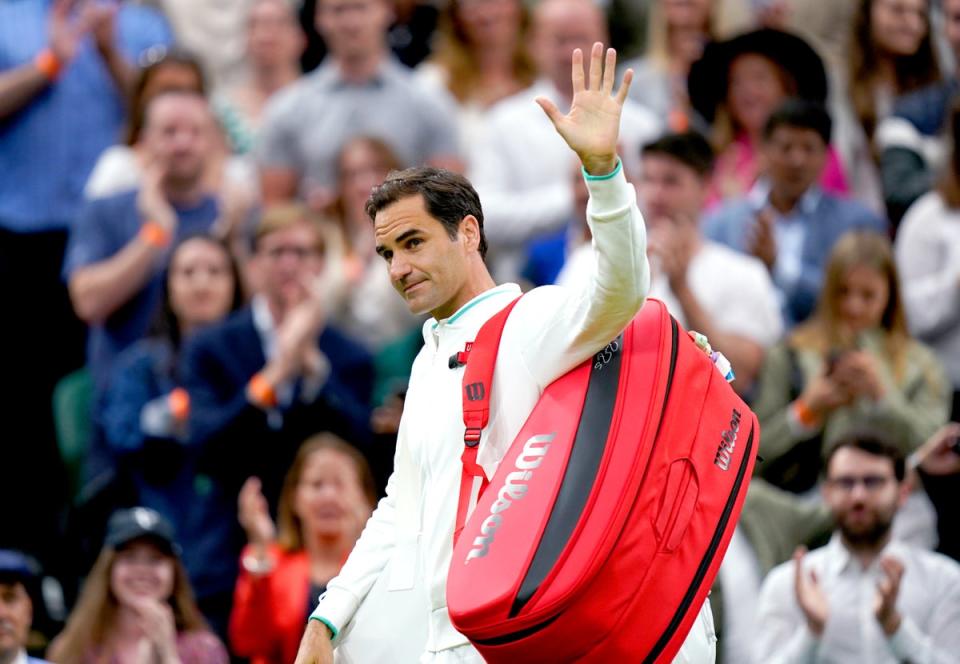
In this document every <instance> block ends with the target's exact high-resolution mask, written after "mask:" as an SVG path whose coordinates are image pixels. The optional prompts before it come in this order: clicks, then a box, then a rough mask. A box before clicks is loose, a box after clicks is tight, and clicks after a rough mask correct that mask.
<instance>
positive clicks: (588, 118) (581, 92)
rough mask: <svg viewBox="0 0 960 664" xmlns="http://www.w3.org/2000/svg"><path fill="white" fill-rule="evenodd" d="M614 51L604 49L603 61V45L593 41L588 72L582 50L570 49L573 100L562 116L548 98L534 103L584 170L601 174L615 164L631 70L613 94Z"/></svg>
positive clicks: (607, 171) (611, 168)
mask: <svg viewBox="0 0 960 664" xmlns="http://www.w3.org/2000/svg"><path fill="white" fill-rule="evenodd" d="M616 68H617V53H616V51H614V50H613V49H612V48H611V49H607V53H606V62H604V53H603V44H601V43H599V42H597V43H596V44H594V45H593V50H592V51H591V53H590V75H589V80H587V79H586V77H585V74H584V70H583V52H582V51H581V50H580V49H576V50H575V51H574V52H573V101H572V103H571V105H570V112H569V113H567V114H566V115H563V114H562V113H561V112H560V111H559V110H558V109H557V107H556V105H555V104H554V103H553V102H551V101H550V100H549V99H546V98H544V97H539V98H538V99H537V103H538V104H540V107H541V108H543V110H544V112H545V113H546V114H547V116H548V117H549V118H550V121H551V122H553V126H554V127H556V129H557V131H558V132H559V133H560V136H562V137H563V140H564V141H566V143H567V145H569V146H570V149H571V150H573V151H574V152H576V153H577V155H578V156H579V157H580V161H581V162H582V163H583V166H584V168H586V170H587V172H588V173H591V174H594V175H603V174H606V173H609V172H610V171H612V170H613V168H614V167H615V166H616V159H617V139H618V138H619V135H620V114H621V112H622V110H623V104H624V101H625V100H626V98H627V92H628V91H629V89H630V82H631V81H632V80H633V71H632V70H629V69H628V70H627V72H626V73H625V74H624V76H623V82H622V83H621V84H620V89H619V90H617V92H616V94H615V95H614V94H613V85H614V81H615V78H616Z"/></svg>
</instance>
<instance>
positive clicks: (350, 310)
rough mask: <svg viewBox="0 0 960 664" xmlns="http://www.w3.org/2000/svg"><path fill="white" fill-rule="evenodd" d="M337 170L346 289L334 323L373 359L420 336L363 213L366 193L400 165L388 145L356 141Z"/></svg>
mask: <svg viewBox="0 0 960 664" xmlns="http://www.w3.org/2000/svg"><path fill="white" fill-rule="evenodd" d="M337 167H338V177H337V181H338V183H339V185H338V187H337V200H336V203H335V205H334V210H333V213H334V215H335V216H336V219H337V221H338V222H339V225H340V229H341V231H342V234H343V239H344V243H345V256H344V271H345V277H346V279H347V283H348V287H347V288H345V289H344V298H343V303H342V304H341V306H340V307H338V310H337V311H336V312H335V313H334V315H333V316H334V321H335V322H336V324H337V325H338V327H339V328H340V329H342V330H343V331H344V332H345V333H346V334H347V335H348V336H350V337H351V338H352V339H356V340H359V341H361V342H362V343H363V344H364V346H365V347H366V348H367V349H368V350H370V352H371V353H377V352H379V351H380V350H381V349H383V348H384V346H386V345H387V344H389V343H390V342H392V341H395V340H396V339H398V338H399V337H402V336H404V335H406V334H408V333H411V332H413V333H415V334H416V335H417V336H421V335H420V323H422V318H421V317H417V316H414V315H412V314H411V313H410V310H409V309H408V308H407V305H406V304H404V302H403V300H402V299H401V298H398V297H397V293H396V291H395V290H394V288H393V284H391V283H390V276H389V275H388V274H387V271H386V270H385V269H384V266H383V259H382V258H380V256H378V255H377V252H376V240H375V239H374V236H373V223H372V222H371V221H370V217H369V215H367V209H366V206H367V199H368V198H369V197H370V191H371V190H372V189H373V188H374V187H375V186H376V185H378V184H380V183H381V182H383V181H384V180H385V179H386V178H387V175H388V174H389V173H390V171H393V170H397V169H399V168H400V165H399V162H398V161H397V158H396V156H395V155H394V154H393V152H392V151H391V150H390V147H389V146H388V145H387V144H386V143H384V142H383V141H381V140H380V139H377V138H370V137H366V136H359V137H357V138H354V139H352V140H350V141H349V142H347V144H346V145H344V146H343V150H341V151H340V155H339V156H338V158H337ZM421 338H422V337H421ZM412 361H413V360H412V358H410V363H411V364H412Z"/></svg>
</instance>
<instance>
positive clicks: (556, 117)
mask: <svg viewBox="0 0 960 664" xmlns="http://www.w3.org/2000/svg"><path fill="white" fill-rule="evenodd" d="M580 83H581V85H582V84H583V78H582V76H581V80H580ZM535 101H536V102H537V103H538V104H540V108H542V109H543V112H544V113H546V114H547V117H548V118H550V122H552V123H553V126H554V127H558V126H559V125H560V120H561V119H563V114H562V113H561V112H560V109H558V108H557V105H556V104H554V103H553V102H552V101H550V100H549V99H547V98H546V97H537V98H536V100H535Z"/></svg>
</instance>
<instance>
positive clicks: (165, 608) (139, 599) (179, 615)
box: [48, 507, 229, 664]
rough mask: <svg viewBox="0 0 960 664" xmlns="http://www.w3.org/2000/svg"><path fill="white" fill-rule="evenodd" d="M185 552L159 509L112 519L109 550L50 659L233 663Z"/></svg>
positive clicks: (82, 663) (73, 663)
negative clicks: (204, 610)
mask: <svg viewBox="0 0 960 664" xmlns="http://www.w3.org/2000/svg"><path fill="white" fill-rule="evenodd" d="M179 553H180V547H179V545H178V544H177V543H176V542H175V540H174V535H173V526H172V525H170V522H168V521H167V520H166V519H164V518H163V517H162V516H160V515H159V514H158V513H156V512H154V511H153V510H150V509H147V508H145V507H134V508H131V509H126V510H121V511H119V512H116V513H115V514H114V515H113V516H112V517H110V522H109V524H108V526H107V537H106V540H105V542H104V547H103V550H102V552H101V553H100V556H99V558H97V562H96V564H95V565H94V566H93V569H92V570H91V571H90V574H89V576H88V577H87V579H86V581H85V582H84V584H83V590H82V592H81V593H80V597H79V599H78V600H77V604H76V606H75V607H74V609H73V611H72V612H71V613H70V618H69V619H68V620H67V626H66V628H64V630H63V632H62V633H61V634H60V636H58V637H57V638H56V640H55V641H54V642H53V645H51V646H50V651H49V654H48V656H49V658H50V661H51V662H55V664H87V663H89V662H111V664H114V663H115V664H140V663H141V662H180V664H226V663H227V662H228V661H229V659H228V657H227V652H226V650H225V649H224V647H223V644H222V643H221V642H220V640H219V639H217V637H216V636H214V634H213V633H212V632H211V631H210V630H209V629H208V628H207V626H206V623H205V622H204V620H203V617H202V616H201V615H200V611H199V610H198V609H197V606H196V604H195V603H194V601H193V591H192V590H191V588H190V582H189V581H188V580H187V574H186V570H184V568H183V563H181V562H180V555H179Z"/></svg>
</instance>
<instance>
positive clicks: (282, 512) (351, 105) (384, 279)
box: [0, 0, 960, 664]
mask: <svg viewBox="0 0 960 664" xmlns="http://www.w3.org/2000/svg"><path fill="white" fill-rule="evenodd" d="M596 41H601V42H604V43H609V42H612V45H613V46H615V47H617V48H618V49H619V50H620V58H621V61H622V62H624V63H625V64H624V68H626V67H631V68H633V69H634V71H635V80H634V84H633V86H632V88H631V90H630V96H629V99H628V101H627V103H626V105H625V107H624V113H623V118H622V128H621V139H622V142H621V146H620V153H621V157H622V162H623V165H624V169H625V171H626V173H627V174H628V179H630V181H631V182H633V183H634V184H635V185H636V188H637V192H638V199H639V203H640V207H641V209H642V210H643V212H644V216H645V221H646V226H647V229H648V237H649V248H648V255H649V257H650V262H651V267H652V281H651V296H652V297H656V298H659V299H661V300H663V301H665V302H666V303H667V305H668V307H669V308H670V310H671V312H672V314H673V315H674V316H675V317H677V318H678V320H679V321H680V322H681V323H682V324H683V325H684V326H685V327H687V328H689V329H695V330H698V331H700V332H703V333H705V334H707V335H708V337H709V338H710V340H711V343H712V345H713V347H714V348H715V349H717V350H719V351H721V352H723V353H724V354H725V355H726V356H727V357H728V358H729V359H730V360H731V363H732V365H733V369H734V371H735V373H736V376H737V378H736V380H735V382H734V387H735V388H736V389H737V391H738V392H739V393H740V394H741V395H742V396H743V397H744V398H745V399H746V400H747V401H748V402H749V403H750V404H751V405H752V407H753V408H754V409H755V411H756V412H757V414H758V416H759V418H760V422H761V428H762V430H763V435H762V438H761V443H760V450H759V451H760V455H761V457H762V461H761V462H759V463H758V464H757V472H756V477H755V479H754V482H753V484H752V486H751V489H750V494H749V496H748V499H747V501H746V504H745V508H744V513H743V517H742V520H741V522H740V525H739V526H738V528H737V531H736V532H735V534H734V537H733V540H732V542H731V546H730V551H729V553H728V555H727V558H726V559H725V561H724V563H723V566H722V568H721V572H720V576H719V577H718V580H717V583H716V585H715V588H714V593H715V598H714V602H713V606H714V609H715V611H716V613H717V614H718V623H717V624H718V633H719V635H720V638H721V643H720V648H719V653H720V657H721V659H723V660H724V661H726V662H730V663H737V664H739V663H740V662H747V663H749V662H751V661H755V662H764V663H766V662H773V661H778V662H780V661H782V662H801V661H803V662H806V661H850V662H869V663H871V664H872V663H874V662H880V663H883V662H895V661H903V660H910V661H918V662H936V663H941V662H948V661H960V660H957V659H956V657H957V655H956V653H957V651H958V650H957V649H958V648H960V643H958V642H957V634H960V565H958V564H957V563H956V562H954V560H951V558H953V559H960V545H958V541H960V538H958V536H957V533H958V532H960V531H958V530H957V528H956V526H957V519H956V510H955V509H951V505H953V504H955V502H956V498H957V496H958V495H960V494H958V493H957V491H958V488H960V444H958V436H960V425H957V424H949V423H950V422H951V420H953V421H957V420H958V419H960V83H958V81H960V78H958V77H960V73H958V72H960V0H830V1H829V2H825V1H824V0H763V1H756V0H302V1H300V0H236V1H233V2H229V3H205V2H198V1H195V0H140V1H137V0H115V1H111V2H102V1H100V0H0V173H2V177H0V300H2V302H3V305H4V310H5V311H7V318H6V320H7V323H6V324H4V325H2V326H0V346H2V347H3V348H6V349H7V353H6V358H7V359H6V363H5V367H6V371H5V376H4V381H3V387H2V388H0V389H2V394H0V403H3V404H4V408H5V415H6V416H5V418H4V422H5V433H4V434H3V437H2V446H3V450H2V458H3V462H2V464H0V505H2V506H3V507H2V509H0V664H7V663H8V662H21V661H33V660H22V659H17V657H19V656H20V655H21V654H22V653H23V652H29V653H30V654H31V655H35V656H44V655H45V656H46V657H47V658H48V659H49V660H50V661H52V662H78V663H87V662H101V661H109V662H116V663H120V664H126V663H128V662H130V663H132V662H141V661H181V662H183V663H184V664H188V663H190V662H197V663H198V664H199V663H210V662H214V663H215V662H227V661H234V662H240V661H247V658H249V661H252V662H261V663H264V664H266V663H269V662H278V663H279V662H289V661H292V658H293V653H295V651H296V645H297V643H298V640H299V637H300V634H301V631H302V629H303V627H304V625H305V623H306V617H307V616H308V615H309V612H310V610H311V609H312V607H313V606H315V604H316V602H317V597H318V596H319V594H320V592H322V590H323V589H324V587H325V585H326V583H327V582H328V581H329V580H330V579H331V578H332V577H333V576H335V575H336V573H337V571H338V570H339V568H340V566H341V565H342V563H343V561H344V560H345V557H346V555H347V554H348V553H349V551H350V549H351V547H352V545H353V542H354V541H355V540H356V538H357V537H358V536H359V534H360V532H361V530H362V528H363V525H364V523H365V522H366V519H367V517H368V516H369V514H370V512H371V510H372V509H373V508H374V506H375V503H376V499H377V496H378V494H382V492H383V490H384V486H385V483H386V477H387V476H388V475H389V473H390V471H391V466H392V460H393V452H394V447H393V445H394V442H395V434H396V432H397V427H398V425H399V415H400V413H401V412H402V408H403V399H404V394H405V390H406V380H407V377H408V376H409V371H410V366H411V364H412V362H413V359H414V357H415V356H416V354H417V352H418V350H419V348H420V346H421V345H422V343H423V336H422V331H421V328H422V326H423V323H424V318H423V317H422V316H421V317H417V316H414V315H412V314H411V313H410V312H409V311H408V310H407V308H406V306H405V304H404V302H403V301H402V299H401V298H400V297H398V296H397V294H396V293H395V292H394V291H393V288H392V286H391V284H390V281H389V278H388V275H387V271H386V270H385V269H384V267H383V265H382V261H381V259H380V258H379V257H378V256H377V254H376V251H375V241H374V236H373V228H372V225H371V223H370V220H369V217H368V216H367V213H366V211H365V204H366V199H367V197H368V195H369V193H370V190H371V188H372V187H373V186H375V185H376V184H378V183H380V182H381V181H382V180H383V179H384V178H385V177H386V175H387V174H388V173H389V172H390V171H391V170H394V169H400V168H404V167H408V166H414V165H421V164H431V165H436V166H442V167H445V168H450V169H453V170H456V171H459V172H463V173H465V174H466V175H467V176H468V177H469V178H470V180H471V181H472V182H473V183H474V185H475V186H476V188H477V190H478V192H479V194H480V198H481V201H482V203H483V208H484V216H485V231H486V235H487V239H488V242H489V255H488V257H487V262H488V264H489V265H490V267H491V271H492V272H493V274H494V276H495V277H496V278H497V280H498V281H499V282H504V281H519V282H520V283H521V285H522V286H523V287H524V288H529V287H533V286H538V285H542V284H551V283H557V284H561V285H562V284H563V283H571V282H575V281H577V280H581V279H583V275H584V274H585V273H588V272H589V271H591V270H593V269H595V267H594V266H593V265H592V264H591V261H592V260H593V259H592V252H591V251H590V250H589V245H590V242H591V238H590V234H589V230H588V228H587V226H586V223H585V218H586V206H587V200H586V188H585V187H584V186H583V182H582V178H581V177H580V173H579V170H578V169H577V168H576V164H575V163H574V160H573V158H572V157H571V156H570V155H569V154H568V152H569V151H568V150H567V148H566V146H565V145H564V143H563V141H562V140H561V139H560V138H559V136H557V135H556V134H555V132H554V130H553V128H552V126H551V124H550V122H549V121H548V119H547V118H546V117H545V115H544V113H543V111H542V110H541V109H540V108H538V107H537V104H536V103H534V99H535V98H537V97H545V98H547V99H549V100H550V101H552V102H554V103H555V104H556V105H557V106H558V107H561V108H563V107H564V106H566V105H568V104H569V101H570V99H571V96H572V89H571V83H570V74H569V72H570V57H571V53H572V51H573V50H574V49H575V48H580V49H583V50H584V51H587V50H588V49H590V47H591V45H592V44H593V43H594V42H596ZM451 444H457V441H451ZM806 546H809V547H811V549H813V548H814V547H817V546H820V547H821V548H818V549H815V550H812V551H811V552H810V553H805V549H804V548H803V547H806ZM798 547H799V548H798ZM934 551H937V552H938V553H935V552H934ZM31 625H32V627H31ZM385 628H386V627H385ZM151 658H152V659H151Z"/></svg>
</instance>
